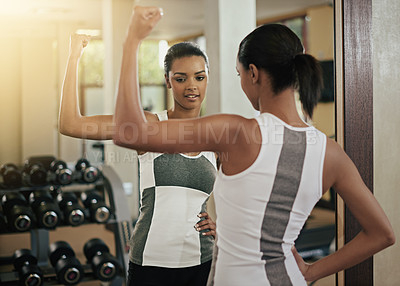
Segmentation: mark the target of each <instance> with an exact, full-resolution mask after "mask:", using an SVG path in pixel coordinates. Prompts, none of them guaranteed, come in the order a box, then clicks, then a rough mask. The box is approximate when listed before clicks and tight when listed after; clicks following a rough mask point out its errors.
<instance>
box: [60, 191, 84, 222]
mask: <svg viewBox="0 0 400 286" xmlns="http://www.w3.org/2000/svg"><path fill="white" fill-rule="evenodd" d="M57 201H58V205H59V206H60V208H61V211H62V212H63V215H64V222H65V223H66V224H69V225H72V226H78V225H81V224H82V223H83V222H84V221H85V213H84V211H83V209H82V208H81V206H80V205H79V203H78V198H77V197H76V195H75V194H74V193H72V192H64V193H60V194H58V195H57Z"/></svg>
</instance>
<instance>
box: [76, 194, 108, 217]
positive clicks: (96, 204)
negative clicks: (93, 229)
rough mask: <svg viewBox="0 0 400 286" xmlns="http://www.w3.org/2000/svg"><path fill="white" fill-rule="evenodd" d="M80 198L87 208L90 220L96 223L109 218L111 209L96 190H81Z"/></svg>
mask: <svg viewBox="0 0 400 286" xmlns="http://www.w3.org/2000/svg"><path fill="white" fill-rule="evenodd" d="M81 200H82V202H83V204H84V206H85V207H86V208H87V209H89V214H90V220H91V221H93V222H97V223H106V222H107V221H108V220H109V218H110V216H111V210H110V208H109V207H108V206H107V205H106V203H105V202H104V200H103V197H102V196H101V195H100V194H99V193H98V192H96V191H93V190H92V191H87V192H82V193H81Z"/></svg>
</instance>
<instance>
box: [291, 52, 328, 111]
mask: <svg viewBox="0 0 400 286" xmlns="http://www.w3.org/2000/svg"><path fill="white" fill-rule="evenodd" d="M293 60H294V64H295V69H296V73H297V84H298V86H297V88H298V90H299V94H300V102H301V105H302V106H303V110H304V111H305V112H306V113H307V114H308V116H309V117H310V118H312V116H313V111H314V107H315V106H316V105H317V103H318V100H319V98H320V95H321V89H322V86H323V80H322V69H321V66H320V64H319V62H318V61H317V60H316V59H315V58H314V57H313V56H311V55H307V54H299V55H297V56H295V57H294V59H293Z"/></svg>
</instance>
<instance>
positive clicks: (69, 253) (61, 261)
mask: <svg viewBox="0 0 400 286" xmlns="http://www.w3.org/2000/svg"><path fill="white" fill-rule="evenodd" d="M49 259H50V263H51V265H52V266H53V267H54V269H55V272H56V275H57V280H58V282H59V283H61V284H64V285H76V284H78V283H79V282H80V281H81V280H82V278H83V275H84V272H83V267H82V265H81V263H80V262H79V260H78V259H77V258H76V257H75V252H74V250H73V249H72V248H71V246H70V245H69V243H68V242H66V241H56V242H54V243H52V244H50V246H49Z"/></svg>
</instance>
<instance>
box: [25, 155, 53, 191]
mask: <svg viewBox="0 0 400 286" xmlns="http://www.w3.org/2000/svg"><path fill="white" fill-rule="evenodd" d="M22 178H23V180H24V181H25V182H26V184H27V185H29V186H44V185H46V184H47V171H46V169H45V168H44V167H43V164H42V163H40V162H35V163H31V162H29V161H26V162H25V166H24V170H23V172H22Z"/></svg>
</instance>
